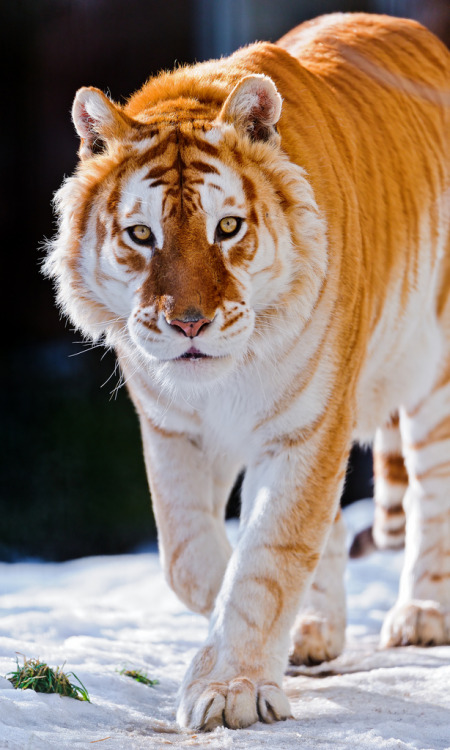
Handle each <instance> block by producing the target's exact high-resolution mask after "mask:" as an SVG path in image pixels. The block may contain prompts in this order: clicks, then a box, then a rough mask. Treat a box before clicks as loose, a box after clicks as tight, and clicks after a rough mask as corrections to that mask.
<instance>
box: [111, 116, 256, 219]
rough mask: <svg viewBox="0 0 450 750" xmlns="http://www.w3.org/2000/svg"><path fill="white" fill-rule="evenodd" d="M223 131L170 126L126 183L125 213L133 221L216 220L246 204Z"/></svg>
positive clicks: (131, 167) (151, 144) (149, 147)
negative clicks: (196, 215)
mask: <svg viewBox="0 0 450 750" xmlns="http://www.w3.org/2000/svg"><path fill="white" fill-rule="evenodd" d="M222 137H223V130H222V128H221V127H220V126H218V127H211V128H209V129H204V128H203V127H199V126H197V127H196V126H195V124H193V123H177V125H175V126H174V125H173V124H172V125H171V126H165V127H163V128H161V129H159V130H158V132H157V133H155V134H154V135H153V136H152V138H151V140H150V141H149V142H147V147H146V148H145V149H142V150H140V153H139V156H138V157H137V158H136V159H135V160H132V162H131V163H130V165H129V169H127V170H126V171H125V173H124V175H123V178H122V191H121V200H120V208H119V210H120V213H121V214H122V216H127V217H128V216H129V217H131V216H132V215H134V214H140V215H141V218H144V214H148V213H149V212H150V213H151V214H152V219H153V220H154V219H155V218H156V215H155V214H156V213H158V214H159V216H158V220H159V221H160V220H162V219H164V218H171V217H173V216H174V215H175V214H176V213H177V212H180V211H182V213H183V214H185V215H186V216H189V215H192V214H193V213H198V212H199V211H202V212H203V213H205V214H208V215H209V214H213V215H215V214H216V213H217V211H220V210H221V208H222V207H225V206H227V205H228V206H232V205H236V206H237V205H240V206H241V208H242V209H243V208H244V205H245V196H244V191H243V188H242V181H241V179H240V177H239V175H238V172H237V170H236V169H233V166H234V165H233V164H232V160H230V153H229V150H228V149H226V148H225V149H224V148H223V143H222Z"/></svg>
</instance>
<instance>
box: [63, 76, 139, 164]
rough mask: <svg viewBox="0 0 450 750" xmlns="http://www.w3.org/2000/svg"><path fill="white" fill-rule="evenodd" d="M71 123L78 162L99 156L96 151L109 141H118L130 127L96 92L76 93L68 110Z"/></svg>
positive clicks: (82, 89) (105, 98) (81, 90)
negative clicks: (77, 144) (76, 141)
mask: <svg viewBox="0 0 450 750" xmlns="http://www.w3.org/2000/svg"><path fill="white" fill-rule="evenodd" d="M72 120H73V124H74V125H75V129H76V131H77V133H78V135H79V136H80V138H81V143H80V148H79V151H78V154H79V157H80V159H86V158H89V157H90V156H93V155H94V154H96V153H98V152H99V147H101V146H103V145H104V142H105V141H107V140H109V139H111V138H121V137H123V136H124V135H125V134H126V132H127V131H128V130H129V129H130V127H131V121H130V120H129V118H128V117H127V116H126V115H124V114H123V112H121V111H120V110H119V109H118V108H117V107H116V106H115V105H114V104H113V103H112V101H111V100H110V99H108V97H107V96H105V95H104V94H103V93H102V92H101V91H100V89H96V88H92V87H91V88H86V87H83V88H81V89H79V90H78V91H77V93H76V95H75V99H74V102H73V107H72Z"/></svg>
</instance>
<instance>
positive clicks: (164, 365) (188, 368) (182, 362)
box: [151, 352, 236, 392]
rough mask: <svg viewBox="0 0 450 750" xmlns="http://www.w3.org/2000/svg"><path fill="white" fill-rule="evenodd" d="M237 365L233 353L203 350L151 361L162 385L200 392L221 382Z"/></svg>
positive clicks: (173, 388)
mask: <svg viewBox="0 0 450 750" xmlns="http://www.w3.org/2000/svg"><path fill="white" fill-rule="evenodd" d="M235 366H236V358H235V357H234V356H233V355H231V354H224V355H220V356H212V355H208V354H203V353H201V352H186V353H185V354H183V355H181V356H179V357H175V358H173V359H167V360H157V359H153V360H152V362H151V370H152V374H153V375H154V376H155V377H156V379H157V380H158V383H159V384H160V385H161V386H163V387H166V388H168V389H170V390H171V391H173V390H182V391H183V392H198V391H199V390H204V388H205V386H208V385H214V384H216V383H219V382H220V381H221V380H222V379H223V378H226V377H227V375H229V374H230V373H231V372H232V371H233V370H234V369H235Z"/></svg>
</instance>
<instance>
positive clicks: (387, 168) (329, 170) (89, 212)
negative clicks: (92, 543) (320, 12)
mask: <svg viewBox="0 0 450 750" xmlns="http://www.w3.org/2000/svg"><path fill="white" fill-rule="evenodd" d="M449 71H450V65H449V54H448V52H447V50H446V49H445V47H444V46H443V45H442V44H441V43H440V42H439V41H438V40H437V39H436V38H435V37H434V36H433V35H432V34H430V33H429V32H428V31H426V30H425V29H424V28H422V27H421V26H420V25H419V24H417V23H415V22H412V21H406V20H402V19H393V18H388V17H383V16H375V15H364V14H346V15H341V14H336V15H332V16H325V17H322V18H319V19H317V20H316V21H312V22H309V23H307V24H304V25H303V26H300V27H298V28H297V29H294V30H293V31H292V32H290V33H289V34H287V35H286V36H285V37H283V38H282V39H281V40H280V41H279V43H278V44H276V45H274V44H269V43H258V44H255V45H252V46H250V47H246V48H244V49H242V50H239V51H238V52H236V53H235V54H234V55H232V56H231V57H229V58H226V59H222V60H216V61H212V62H208V63H203V64H200V65H195V66H193V67H182V68H179V69H177V70H176V71H174V72H173V73H164V74H161V75H160V76H158V77H156V78H153V79H150V80H149V81H148V82H147V83H146V84H145V85H144V87H143V88H142V89H141V90H140V91H139V92H137V93H136V94H135V95H134V96H132V97H131V99H130V100H129V102H128V103H127V104H126V105H125V106H124V107H119V106H116V105H114V104H113V103H112V102H110V101H109V100H108V99H107V98H106V97H105V96H104V95H103V94H101V92H99V91H98V90H96V89H82V90H81V91H80V92H79V94H78V95H77V98H76V100H75V104H74V110H73V117H74V122H75V125H76V127H77V130H78V133H79V134H80V137H81V146H80V157H81V160H80V165H79V167H78V169H77V173H76V175H75V176H74V177H73V178H70V179H69V180H68V181H67V182H66V183H65V185H63V187H62V188H61V190H60V192H59V194H58V198H57V206H58V210H59V213H60V217H61V226H60V232H59V235H58V237H57V238H56V239H55V241H54V242H53V245H52V251H51V253H50V255H49V258H48V261H47V265H46V269H47V272H48V273H49V274H51V275H52V276H54V277H55V278H56V280H57V285H58V295H59V301H60V303H61V304H62V306H63V308H64V310H65V312H66V313H67V314H69V315H70V317H71V318H72V320H73V322H74V323H75V324H76V325H77V326H78V327H79V328H80V329H81V330H83V331H84V332H85V333H86V334H87V335H88V336H90V337H91V338H94V339H98V338H99V337H100V336H101V335H103V336H104V337H105V340H106V342H107V343H109V344H112V345H113V346H114V347H115V348H116V351H117V354H118V357H119V361H120V364H121V367H122V370H123V372H124V374H125V377H126V378H127V384H128V387H129V391H130V394H131V397H132V399H133V401H134V403H135V405H136V408H137V411H138V413H139V417H140V421H141V427H142V434H143V441H144V452H145V457H146V465H147V470H148V476H149V481H150V485H151V491H152V498H153V502H154V507H155V513H156V517H157V523H158V529H159V537H160V543H161V547H162V555H163V564H164V566H165V569H166V572H167V576H168V579H169V581H170V583H171V585H172V586H173V588H174V589H175V590H176V591H177V593H178V594H179V596H180V597H181V598H182V599H183V600H184V601H185V602H186V603H187V604H188V605H189V606H191V607H192V608H193V609H196V610H197V611H201V612H203V613H205V614H210V613H212V614H211V625H210V634H209V636H208V639H207V643H206V645H205V647H204V649H202V650H201V651H200V652H199V654H198V656H197V657H196V659H195V660H194V662H193V664H192V665H191V667H190V669H189V671H188V675H187V677H186V680H185V683H184V687H183V691H182V697H181V705H180V710H179V720H180V722H181V723H182V724H186V725H189V726H193V727H200V728H204V729H205V728H206V729H209V728H213V727H214V726H215V725H216V724H219V723H222V722H223V721H224V722H225V723H226V724H228V725H229V726H232V727H238V726H246V725H248V724H250V723H252V721H255V720H256V719H257V718H258V716H259V717H260V718H262V719H263V720H264V721H271V720H274V719H278V718H283V717H286V716H287V715H289V706H288V704H287V700H286V698H285V697H284V695H283V693H282V691H281V689H280V685H281V679H282V674H283V667H284V664H285V659H286V656H287V634H288V631H289V628H290V627H291V626H292V623H293V622H294V619H295V614H296V611H297V609H298V605H299V600H300V596H301V594H302V593H303V592H305V591H306V590H307V588H308V584H309V583H310V582H311V580H312V576H313V573H314V570H315V569H317V572H316V578H315V579H314V582H313V586H312V588H311V589H310V594H309V595H308V596H309V597H310V599H308V600H307V599H304V606H306V604H305V602H306V601H307V603H308V604H307V612H308V614H305V611H304V612H303V614H300V616H299V619H298V620H297V621H296V625H295V628H294V634H293V635H294V638H293V641H294V647H293V651H292V654H291V657H292V659H293V661H297V662H298V661H308V660H319V659H323V658H332V657H333V656H335V655H336V653H337V652H338V651H339V649H340V648H341V647H342V639H343V627H344V623H345V618H344V614H343V613H344V609H343V607H344V605H343V604H342V597H343V589H342V584H339V583H336V582H335V578H334V577H335V576H336V575H337V574H338V573H339V574H340V571H341V567H342V565H341V562H342V560H343V552H342V532H341V519H340V517H337V518H336V514H337V509H338V501H339V495H340V491H341V488H342V483H343V481H344V475H345V467H346V462H347V458H348V453H349V449H350V446H351V443H352V441H353V440H355V439H362V440H369V439H371V438H372V437H373V435H374V433H375V430H376V429H377V428H383V429H385V430H387V429H388V428H387V427H385V425H388V423H389V421H390V419H391V417H392V416H393V415H395V414H396V413H397V412H398V411H399V410H400V422H399V423H398V422H397V423H396V424H395V425H394V427H395V428H396V430H397V432H396V434H399V433H398V430H399V429H401V431H402V436H401V438H402V440H401V441H400V438H398V441H397V443H396V445H395V450H393V449H392V450H391V448H389V446H388V447H387V448H386V446H384V447H383V445H384V444H383V445H381V448H380V450H379V451H378V455H384V456H389V455H391V460H390V469H389V471H390V475H389V476H391V478H392V471H393V470H395V471H396V472H397V473H398V475H400V473H401V482H402V488H403V490H404V489H405V475H404V465H403V462H402V460H401V459H400V460H394V459H392V455H397V456H399V455H400V453H401V452H402V450H403V454H404V456H405V463H406V468H407V471H408V476H409V480H410V487H409V489H408V492H407V496H408V500H407V502H406V506H405V507H406V509H407V516H408V508H410V509H411V508H412V509H413V510H412V511H411V517H412V518H413V519H417V517H418V516H420V515H421V514H422V515H425V516H427V517H428V520H429V521H430V522H431V523H432V524H434V527H433V528H434V529H435V531H433V534H434V536H432V539H433V540H434V541H433V543H432V545H433V544H434V546H435V547H436V544H437V545H438V547H439V549H441V550H442V554H441V553H439V554H438V553H436V554H434V553H433V554H434V556H433V554H431V553H430V549H431V548H430V537H429V536H427V534H428V533H429V532H428V531H427V532H426V534H425V532H423V538H422V536H420V535H421V534H422V532H421V531H420V530H418V529H419V528H420V527H419V526H418V524H417V523H416V520H413V521H412V523H411V528H412V529H414V531H412V532H411V534H413V535H415V536H414V537H413V536H411V538H410V541H408V531H407V541H406V545H407V563H406V568H407V570H408V573H407V575H406V574H405V577H404V580H403V582H402V587H401V595H400V600H399V604H398V606H397V608H396V609H394V611H393V613H392V615H391V618H390V620H389V622H388V624H387V625H386V627H385V630H384V634H383V638H384V642H385V643H386V644H395V643H404V642H406V641H408V640H409V641H410V642H445V641H446V640H448V638H449V630H448V627H449V625H448V608H449V607H450V592H449V586H450V582H449V577H450V571H449V572H446V571H447V570H448V566H449V558H450V551H449V550H448V549H447V548H445V540H444V541H442V536H439V533H440V532H439V530H437V526H436V519H437V518H439V519H440V520H439V524H440V526H441V529H444V530H445V529H446V528H447V527H448V525H449V523H450V503H449V500H448V498H449V497H450V494H449V492H450V486H449V478H450V462H448V461H447V462H446V461H445V460H444V459H442V456H441V453H442V451H443V450H444V449H445V445H447V444H445V445H444V447H442V440H444V442H445V441H446V440H447V441H450V431H449V429H448V424H449V422H448V414H449V413H450V402H449V400H448V397H447V391H448V389H449V388H450V301H449V294H448V292H449V286H450V260H449V258H450V253H449V244H448V226H449V222H448V213H449V212H448V202H449V192H448V191H449V183H448V139H449V130H450V129H449V89H448V83H449ZM280 97H281V98H280ZM280 111H281V114H280ZM96 146H100V152H99V153H98V154H97V153H96ZM224 217H231V218H232V221H233V222H234V221H236V224H235V226H236V230H233V231H235V234H234V235H233V236H231V237H230V238H228V236H227V235H226V234H224V233H223V232H222V230H221V229H220V227H221V223H220V222H221V221H222V220H223V218H224ZM136 226H138V227H141V228H142V226H144V232H146V231H147V227H148V228H150V229H151V232H152V234H151V241H149V242H148V243H147V245H143V244H141V245H139V244H138V243H136V242H134V241H133V240H132V239H131V240H130V236H131V235H130V230H131V231H133V227H136ZM194 327H195V335H191V334H193V333H194ZM197 331H198V332H197ZM428 404H431V406H430V407H429V406H428ZM430 409H431V411H430ZM446 410H447V411H446ZM431 413H432V414H433V415H434V416H433V417H432V418H431V417H430V414H431ZM386 434H387V433H386ZM430 436H431V437H430ZM433 436H434V437H433ZM402 445H403V449H402ZM424 445H425V446H426V447H427V450H428V453H426V454H425V453H424V452H423V450H422V448H423V446H424ZM430 446H431V448H430ZM433 446H434V447H433ZM430 451H431V452H430ZM433 451H435V452H436V455H435V453H433ZM431 456H432V457H431ZM388 463H389V461H388ZM243 465H245V466H246V467H247V475H246V479H245V482H244V488H243V508H242V518H241V527H242V533H241V538H240V542H239V545H238V548H237V550H236V551H235V552H234V553H233V554H232V553H231V549H230V547H229V545H228V542H227V541H226V538H225V534H224V531H223V514H224V506H225V503H226V498H227V496H228V492H229V490H230V488H231V486H232V484H233V481H234V479H235V477H236V475H237V473H238V471H239V469H240V468H242V466H243ZM382 466H383V459H379V461H378V474H379V475H380V476H381V477H382V476H383V468H382ZM430 476H431V477H432V479H433V482H434V484H433V485H432V488H431V489H429V488H428V485H427V484H426V481H428V479H429V478H430ZM436 477H437V478H438V484H436ZM394 483H395V482H394ZM421 483H422V484H421ZM418 485H421V487H422V489H421V490H420V491H417V486H418ZM387 492H388V494H389V490H387ZM408 493H409V494H408ZM402 494H403V492H402ZM424 496H428V497H430V498H434V499H430V500H429V501H428V505H427V508H426V510H420V508H422V505H421V504H422V502H423V497H424ZM401 500H402V498H400V500H399V498H398V497H397V496H396V497H395V499H394V500H393V501H392V502H391V501H390V499H389V497H388V498H384V500H383V503H384V506H385V508H387V509H388V510H389V508H391V511H392V507H395V508H397V509H398V508H399V505H401ZM387 512H388V511H387ZM391 515H392V512H391ZM335 518H336V522H335V524H333V520H334V519H335ZM402 523H403V517H402ZM330 529H332V530H331V531H330ZM435 532H436V533H435ZM327 539H328V545H327V546H326V547H325V545H326V543H327ZM408 545H409V548H410V549H411V550H412V549H413V548H415V549H416V551H417V550H419V552H420V551H421V550H422V548H423V559H424V560H425V561H426V563H425V567H423V568H420V565H419V564H418V563H417V560H416V558H417V557H418V556H417V555H416V553H415V552H414V554H413V553H411V554H410V556H409V557H408ZM443 545H444V546H443ZM321 555H322V558H321ZM230 556H231V560H230ZM319 558H321V562H320V565H319V567H317V566H318V562H319ZM413 558H414V559H413ZM408 561H409V562H408ZM206 572H207V573H208V575H206ZM439 576H440V577H441V580H440V582H439V586H438V585H437V580H438V578H439ZM419 580H420V582H418V581H419ZM432 581H433V582H434V583H431V582H432ZM435 584H436V585H435ZM433 586H435V587H434V588H433ZM430 587H431V588H430ZM337 596H339V597H340V599H339V603H336V599H333V597H337ZM428 600H431V601H432V602H433V607H432V608H431V609H430V607H429V606H428V605H429V601H428ZM332 602H334V604H332ZM426 602H428V604H427V603H426ZM425 604H426V606H425ZM427 607H428V608H427ZM424 608H425V609H424ZM425 610H426V613H425V614H424V611H425ZM408 618H409V619H411V618H413V621H414V623H415V624H414V626H413V627H412V628H411V627H409V625H407V624H405V623H406V621H407V620H408ZM427 618H428V619H427ZM408 622H409V620H408ZM407 633H409V635H407ZM311 634H312V635H311ZM312 636H313V637H312Z"/></svg>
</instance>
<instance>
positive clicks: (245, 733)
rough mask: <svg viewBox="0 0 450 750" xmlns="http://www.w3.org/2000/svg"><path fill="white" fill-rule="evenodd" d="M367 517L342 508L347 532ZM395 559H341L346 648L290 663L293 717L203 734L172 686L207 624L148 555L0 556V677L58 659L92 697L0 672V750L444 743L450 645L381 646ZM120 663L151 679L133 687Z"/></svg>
mask: <svg viewBox="0 0 450 750" xmlns="http://www.w3.org/2000/svg"><path fill="white" fill-rule="evenodd" d="M370 513H371V505H370V502H369V501H363V502H361V503H357V504H356V505H355V506H353V507H352V508H350V509H349V510H348V511H346V513H345V515H346V519H347V524H348V526H349V529H350V534H352V533H353V532H354V531H356V530H359V529H361V528H363V527H364V526H365V525H368V523H369V522H370ZM233 531H234V529H231V533H233ZM401 563H402V554H401V553H378V552H377V553H375V554H373V555H371V556H370V557H368V558H365V559H362V560H356V561H351V562H350V563H349V566H348V573H347V592H348V629H347V646H346V649H345V651H344V653H343V654H342V656H340V657H339V658H338V659H336V660H334V661H333V662H328V663H327V664H323V665H320V666H318V667H314V668H304V667H303V668H295V669H294V668H292V669H289V670H288V671H287V673H286V676H285V681H284V687H285V690H286V692H287V694H288V696H289V699H290V701H291V707H292V711H293V714H294V716H295V719H292V720H288V721H285V722H281V723H278V724H273V725H266V724H261V723H258V724H255V725H254V726H252V727H250V728H248V729H243V730H239V731H233V730H230V729H224V728H219V729H216V730H215V731H214V732H212V733H209V734H199V733H189V732H184V731H180V730H179V728H178V727H177V725H176V722H175V711H176V695H177V689H178V686H179V684H180V681H181V678H182V676H183V673H184V671H185V669H186V667H187V664H188V662H189V661H190V659H191V658H192V656H193V655H194V654H195V651H196V649H197V648H198V647H199V646H200V644H201V643H202V641H203V639H204V638H205V636H206V632H207V623H206V620H205V619H204V618H202V617H201V616H199V615H195V614H192V613H190V612H189V611H188V610H186V609H185V607H184V606H183V605H182V604H181V603H180V602H179V601H178V599H177V598H176V597H175V595H174V594H173V593H172V592H171V591H170V589H169V588H168V586H167V585H166V583H165V582H164V579H163V576H162V573H161V569H160V565H159V561H158V555H157V553H156V552H143V553H139V554H134V555H122V556H117V557H96V558H88V559H81V560H74V561H71V562H66V563H36V562H35V563H28V562H20V563H14V564H7V563H1V564H0V613H1V619H0V674H1V675H5V674H6V673H7V672H10V671H11V670H12V669H14V667H15V659H16V652H19V653H20V654H24V655H25V656H26V657H27V658H40V659H41V660H42V661H45V662H47V663H48V664H49V665H50V666H52V667H56V666H62V664H63V663H65V667H64V669H65V671H68V672H69V671H70V672H74V673H75V674H76V675H77V676H78V677H79V678H80V680H81V681H82V682H83V684H84V685H85V686H86V688H87V689H88V691H89V694H90V697H91V701H92V702H91V703H85V702H84V703H83V702H80V701H76V700H73V699H71V698H62V697H60V696H58V695H46V694H42V693H35V692H33V691H32V690H24V691H21V690H14V689H13V687H12V685H11V683H10V682H9V681H8V680H6V679H4V678H3V677H0V748H9V749H10V750H44V749H45V750H47V748H58V749H59V750H62V749H63V748H71V749H72V748H73V749H76V748H90V747H93V746H94V744H96V743H98V744H96V746H97V747H102V748H105V750H134V749H135V748H136V750H137V749H140V748H160V747H166V746H174V747H181V748H182V747H186V748H192V747H200V748H203V747H205V748H210V750H215V749H216V748H217V749H218V750H228V748H236V749H238V748H256V749H258V750H259V749H260V748H270V750H278V749H279V748H289V749H291V748H299V749H300V750H301V749H304V750H327V749H328V748H329V749H330V750H340V748H352V750H366V749H367V750H369V749H370V750H394V749H395V750H400V749H401V748H416V749H417V750H447V749H448V748H450V646H441V647H435V648H429V649H425V648H415V647H409V648H399V649H391V650H387V651H380V650H378V645H377V644H378V634H379V630H380V627H381V623H382V620H383V616H384V614H385V613H386V611H387V610H388V609H389V608H390V607H391V606H392V604H393V603H394V601H395V598H396V591H397V585H398V577H399V572H400V569H401ZM18 658H19V661H21V660H22V657H21V656H19V657H18ZM122 667H126V668H130V669H143V670H145V671H146V672H147V673H148V676H149V677H150V678H153V679H158V680H159V684H158V685H157V686H156V687H153V688H152V687H147V686H145V685H142V684H139V683H137V682H135V681H134V680H132V679H130V678H129V677H126V676H124V675H120V674H119V670H120V669H121V668H122Z"/></svg>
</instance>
